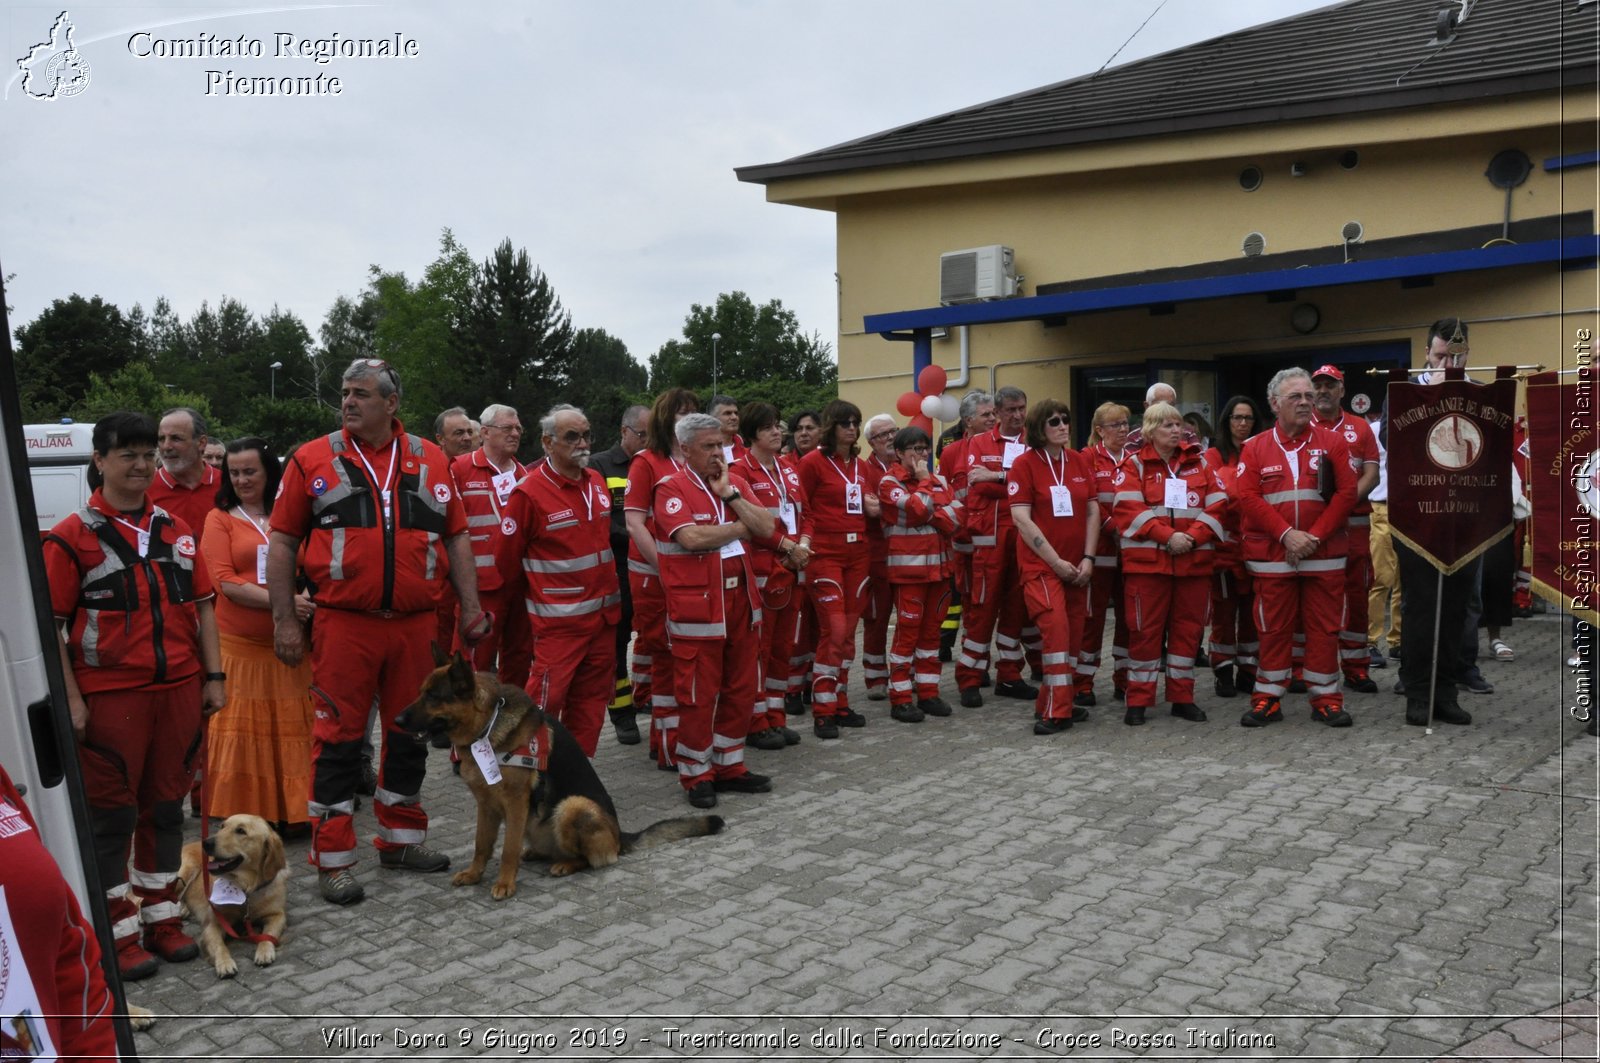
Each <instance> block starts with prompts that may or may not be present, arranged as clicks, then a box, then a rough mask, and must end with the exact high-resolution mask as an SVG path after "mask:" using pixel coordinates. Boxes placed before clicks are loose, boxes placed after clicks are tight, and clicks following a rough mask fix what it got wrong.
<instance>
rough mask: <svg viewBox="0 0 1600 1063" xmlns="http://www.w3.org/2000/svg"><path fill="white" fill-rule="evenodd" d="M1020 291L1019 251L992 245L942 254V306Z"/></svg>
mask: <svg viewBox="0 0 1600 1063" xmlns="http://www.w3.org/2000/svg"><path fill="white" fill-rule="evenodd" d="M1017 291H1018V282H1017V265H1016V254H1015V252H1013V251H1012V250H1011V248H1009V247H1001V246H1000V245H999V244H991V245H990V246H988V247H969V248H967V249H966V250H965V251H946V252H945V253H944V254H942V255H940V256H939V305H940V306H950V305H951V304H954V303H979V302H983V301H984V300H987V299H1010V298H1011V297H1012V296H1014V295H1016V294H1017Z"/></svg>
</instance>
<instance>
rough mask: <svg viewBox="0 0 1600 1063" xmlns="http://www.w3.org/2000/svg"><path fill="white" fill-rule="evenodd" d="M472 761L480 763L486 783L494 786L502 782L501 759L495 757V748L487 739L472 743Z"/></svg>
mask: <svg viewBox="0 0 1600 1063" xmlns="http://www.w3.org/2000/svg"><path fill="white" fill-rule="evenodd" d="M472 759H473V760H475V761H477V762H478V770H479V771H481V772H483V781H484V782H486V783H488V784H489V785H490V786H493V785H495V784H496V783H498V782H499V781H500V758H499V757H497V756H495V752H494V746H491V745H490V744H489V740H488V739H487V738H480V739H478V740H477V741H476V742H474V743H472Z"/></svg>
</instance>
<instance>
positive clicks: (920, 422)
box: [909, 413, 933, 439]
mask: <svg viewBox="0 0 1600 1063" xmlns="http://www.w3.org/2000/svg"><path fill="white" fill-rule="evenodd" d="M909 427H911V428H920V429H922V430H923V431H924V432H926V433H928V438H929V439H932V438H933V421H932V420H930V419H929V418H927V417H924V416H923V415H922V414H920V413H919V414H917V415H916V416H915V417H913V418H911V424H910V426H909Z"/></svg>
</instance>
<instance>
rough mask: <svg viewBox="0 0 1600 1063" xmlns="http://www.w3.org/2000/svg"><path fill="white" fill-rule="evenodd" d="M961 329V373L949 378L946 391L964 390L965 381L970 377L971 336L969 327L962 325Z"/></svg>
mask: <svg viewBox="0 0 1600 1063" xmlns="http://www.w3.org/2000/svg"><path fill="white" fill-rule="evenodd" d="M960 328H961V372H960V373H958V374H957V375H955V376H953V377H951V378H950V380H949V382H948V383H946V384H945V388H946V389H950V388H964V387H966V386H967V380H968V379H969V378H971V376H972V335H971V327H970V326H968V325H962V326H960Z"/></svg>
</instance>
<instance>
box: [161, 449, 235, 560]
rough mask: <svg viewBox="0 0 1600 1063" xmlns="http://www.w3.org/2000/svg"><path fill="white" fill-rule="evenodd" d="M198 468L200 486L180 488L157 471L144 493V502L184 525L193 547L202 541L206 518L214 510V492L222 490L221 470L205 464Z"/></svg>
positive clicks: (166, 475) (215, 500)
mask: <svg viewBox="0 0 1600 1063" xmlns="http://www.w3.org/2000/svg"><path fill="white" fill-rule="evenodd" d="M200 467H201V469H202V470H203V471H202V472H201V474H200V483H199V485H197V486H196V487H194V488H188V487H185V486H183V485H182V484H180V483H178V481H176V480H174V479H173V478H172V477H171V476H170V475H169V474H168V473H167V470H166V469H161V468H158V469H156V475H155V478H154V479H153V480H151V481H150V489H149V490H148V491H147V492H145V500H146V501H147V502H150V503H152V504H153V505H157V506H160V507H161V508H162V509H164V510H166V511H167V513H168V514H169V515H170V516H174V517H177V518H178V519H179V520H181V521H183V522H184V523H185V524H187V525H188V526H189V530H190V531H192V532H194V541H195V542H197V543H198V542H203V541H204V540H205V526H206V517H208V516H210V514H211V511H212V510H213V509H216V508H217V488H219V487H221V486H222V472H221V470H219V469H214V468H212V467H211V466H210V465H207V464H206V463H205V462H201V463H200Z"/></svg>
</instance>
